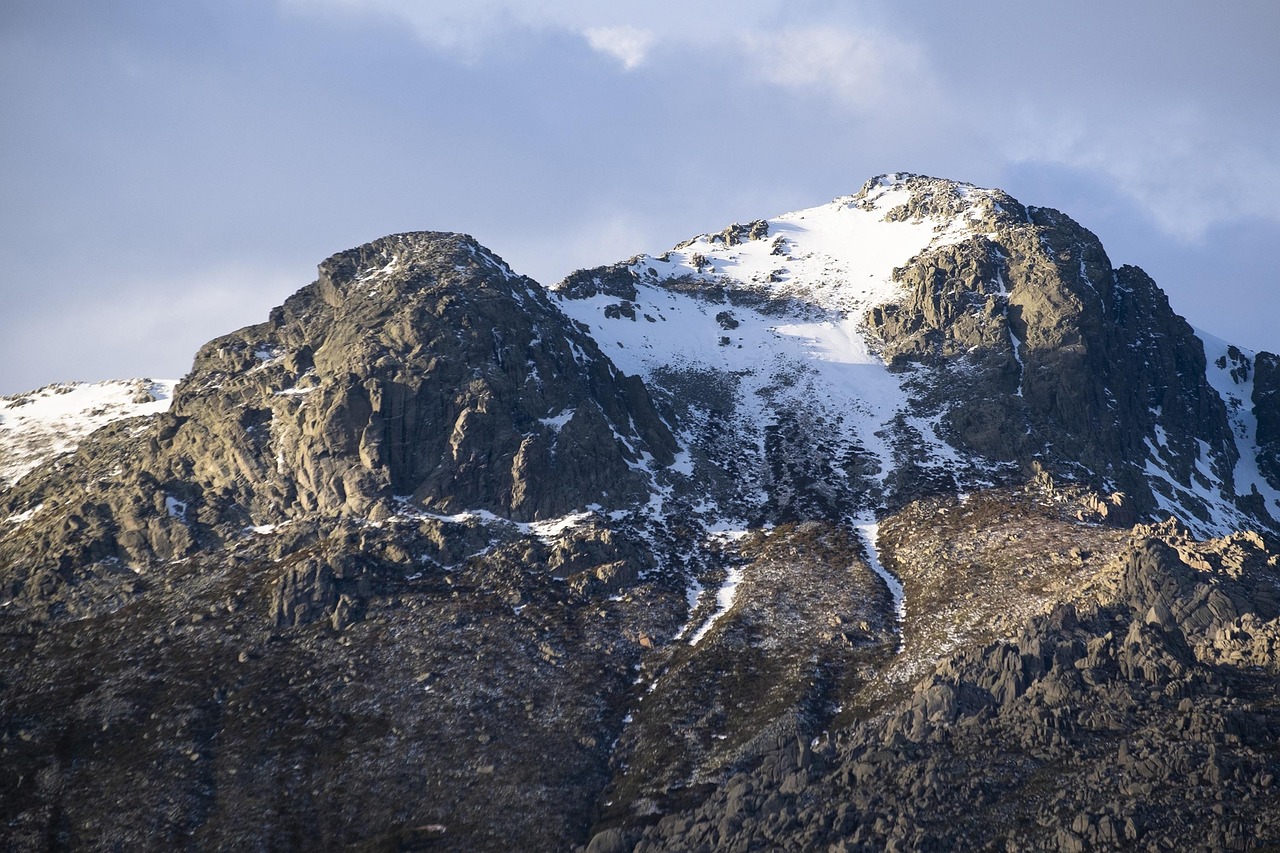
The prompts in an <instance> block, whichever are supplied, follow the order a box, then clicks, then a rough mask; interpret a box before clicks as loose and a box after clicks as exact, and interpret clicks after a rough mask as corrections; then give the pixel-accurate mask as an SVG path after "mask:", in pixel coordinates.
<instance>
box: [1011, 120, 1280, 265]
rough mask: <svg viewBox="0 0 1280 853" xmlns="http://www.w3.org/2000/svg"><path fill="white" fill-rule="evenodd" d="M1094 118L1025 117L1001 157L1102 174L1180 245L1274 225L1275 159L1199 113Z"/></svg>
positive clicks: (1279, 204)
mask: <svg viewBox="0 0 1280 853" xmlns="http://www.w3.org/2000/svg"><path fill="white" fill-rule="evenodd" d="M1098 119H1099V117H1098V116H1097V115H1094V116H1092V117H1091V118H1090V119H1089V120H1086V119H1085V118H1083V117H1072V116H1062V115H1057V116H1046V115H1044V114H1043V113H1040V112H1038V111H1031V112H1028V113H1027V114H1026V115H1025V116H1024V119H1023V121H1022V122H1021V126H1020V128H1019V130H1018V132H1017V133H1015V134H1014V135H1013V136H1012V138H1011V141H1010V142H1009V143H1008V148H1007V152H1006V153H1007V156H1008V157H1009V159H1011V160H1013V161H1017V162H1031V163H1034V162H1045V163H1053V164H1058V165H1064V166H1068V167H1070V168H1074V169H1079V170H1082V171H1085V172H1090V173H1093V174H1095V175H1100V176H1102V177H1104V178H1105V179H1107V180H1110V181H1112V182H1113V183H1114V186H1115V188H1116V189H1117V190H1118V191H1119V192H1120V193H1122V194H1123V195H1126V196H1128V197H1129V198H1131V199H1133V200H1134V201H1136V202H1137V203H1138V204H1139V205H1140V206H1141V207H1142V208H1143V209H1144V210H1146V212H1147V214H1148V215H1149V216H1150V217H1151V219H1152V221H1153V222H1154V223H1155V224H1156V225H1157V226H1158V227H1159V228H1160V229H1161V230H1163V231H1164V232H1165V233H1167V234H1168V235H1170V236H1172V237H1174V238H1177V239H1179V240H1182V241H1184V242H1194V241H1197V240H1200V239H1202V238H1203V237H1204V236H1205V234H1206V232H1207V231H1208V230H1209V229H1210V228H1211V227H1213V226H1215V225H1219V224H1223V223H1226V222H1230V221H1232V220H1237V219H1240V218H1243V217H1258V218H1261V219H1266V220H1270V221H1272V222H1280V158H1277V157H1276V156H1275V155H1274V153H1273V152H1269V151H1268V152H1264V151H1262V150H1260V149H1259V148H1257V147H1255V146H1252V145H1250V144H1248V143H1247V142H1244V141H1241V140H1240V139H1238V138H1233V137H1232V136H1231V135H1230V134H1229V133H1228V132H1226V131H1225V130H1224V129H1223V128H1222V126H1221V124H1220V123H1219V122H1215V121H1214V120H1212V118H1211V117H1209V116H1207V115H1205V114H1204V113H1203V112H1202V111H1201V110H1197V109H1193V108H1190V107H1185V106H1184V107H1177V108H1164V109H1159V108H1152V109H1149V110H1146V111H1145V114H1132V113H1129V114H1126V115H1125V116H1124V120H1114V121H1106V120H1104V121H1099V120H1098Z"/></svg>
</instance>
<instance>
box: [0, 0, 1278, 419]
mask: <svg viewBox="0 0 1280 853" xmlns="http://www.w3.org/2000/svg"><path fill="white" fill-rule="evenodd" d="M1276 45H1280V4H1276V3H1274V0H1233V2H1230V3H1222V4H1212V6H1211V5H1210V4H1206V3H1203V2H1201V0H1194V2H1184V0H1161V2H1146V1H1145V0H1130V2H1125V3H1115V2H1114V0H1105V1H1104V0H1074V2H1070V3H1067V2H1060V0H1045V1H1044V2H1036V3H1028V2H1026V0H991V2H981V0H980V2H978V3H955V2H954V0H914V2H911V3H903V2H900V0H896V1H895V0H866V1H865V2H861V0H842V2H840V3H830V2H810V0H788V2H785V3H784V2H781V0H777V2H775V1H774V0H735V2H732V3H728V2H702V3H690V2H687V0H684V2H678V3H677V2H672V0H647V2H644V3H633V2H625V0H615V2H611V3H607V4H606V3H600V2H598V0H538V2H534V0H524V2H518V0H468V1H467V2H431V0H423V2H413V0H255V2H250V0H185V2H182V3H174V2H172V0H4V2H3V3H0V199H2V200H3V201H2V202H0V394H10V393H16V392H20V391H23V390H28V389H32V388H36V387H39V386H43V385H45V384H48V383H51V382H57V381H69V380H84V381H91V380H99V379H107V378H125V377H136V376H152V377H155V378H162V377H163V378H178V377H180V376H181V375H183V374H184V373H186V371H187V370H188V369H189V368H190V366H191V359H192V356H193V355H194V353H195V351H196V349H197V348H198V347H199V346H200V345H201V344H202V343H203V342H205V341H206V340H209V339H210V338H213V337H215V336H217V335H220V334H223V333H226V332H229V331H231V330H233V329H236V328H239V327H241V326H245V325H249V324H251V323H256V322H260V321H262V320H264V319H265V318H266V316H267V313H268V311H269V310H270V308H271V307H272V306H274V305H277V304H279V303H280V302H281V301H283V300H284V298H285V297H287V296H288V295H289V294H290V293H292V292H293V291H295V290H297V289H298V288H299V287H302V286H304V285H306V284H308V283H309V282H310V281H312V280H313V279H314V277H315V267H316V264H318V263H319V262H320V261H322V260H323V259H324V258H326V257H328V256H329V255H331V254H333V253H335V252H338V251H342V250H344V249H347V248H350V247H352V246H357V245H360V244H362V243H365V242H367V241H369V240H372V239H375V238H377V237H380V236H382V235H384V234H389V233H394V232H399V231H412V230H443V231H463V232H466V233H470V234H472V235H474V236H475V237H476V238H477V239H478V240H479V241H480V242H481V243H483V244H485V245H486V246H488V247H489V248H490V249H492V250H493V251H495V252H496V253H498V254H499V255H501V256H502V257H503V258H505V259H506V260H507V261H508V262H509V263H510V264H511V265H512V266H513V267H514V268H515V269H516V270H517V271H518V272H522V273H525V274H527V275H530V276H532V277H533V278H535V279H537V280H539V281H541V282H543V283H544V284H552V283H554V282H556V281H558V280H560V279H561V278H563V277H564V276H565V275H566V274H568V273H569V272H571V271H572V270H574V269H578V268H581V267H585V266H594V265H598V264H604V263H611V262H614V261H618V260H622V259H625V258H627V257H630V256H632V255H635V254H638V253H640V252H648V253H651V254H658V253H660V252H662V251H664V250H665V249H668V248H670V247H671V246H673V245H674V244H676V243H677V242H679V241H681V240H683V239H685V238H687V237H691V236H694V235H696V234H700V233H705V232H709V231H718V230H720V229H721V228H723V227H724V226H725V225H727V224H729V223H731V222H734V221H749V220H752V219H757V218H767V217H770V216H775V215H778V214H780V213H783V212H786V211H790V210H795V209H799V208H804V207H811V206H814V205H818V204H821V203H823V202H826V201H828V200H830V199H832V198H835V197H837V196H840V195H846V194H849V193H853V192H856V191H857V190H858V188H859V187H860V186H861V185H862V184H863V183H864V182H865V181H866V180H867V179H868V178H870V177H872V176H874V175H877V174H881V173H885V172H899V171H905V172H915V173H918V174H927V175H934V176H939V177H948V178H954V179H957V180H962V181H968V182H971V183H974V184H977V185H979V186H993V187H1000V188H1001V189H1004V190H1006V191H1008V192H1009V193H1011V194H1012V195H1013V196H1015V197H1017V198H1018V199H1019V200H1021V201H1022V202H1024V203H1026V204H1034V205H1038V206H1044V207H1054V208H1057V209H1059V210H1062V211H1065V212H1066V213H1068V214H1069V215H1071V216H1072V217H1073V218H1074V219H1076V220H1077V221H1079V222H1080V223H1081V224H1083V225H1085V226H1086V227H1087V228H1089V229H1090V230H1092V231H1093V232H1094V233H1095V234H1097V235H1098V236H1099V237H1100V238H1101V239H1102V241H1103V243H1104V245H1105V246H1106V248H1107V251H1108V254H1109V256H1110V258H1111V261H1112V264H1113V265H1115V266H1119V265H1120V264H1124V263H1129V264H1136V265H1138V266H1141V267H1142V268H1143V269H1145V270H1146V271H1147V272H1148V273H1150V274H1151V275H1152V277H1153V278H1155V280H1156V281H1157V282H1158V283H1159V284H1160V285H1161V286H1162V287H1164V289H1165V290H1166V291H1167V292H1168V294H1169V296H1170V301H1171V302H1172V304H1173V307H1174V308H1175V310H1177V311H1178V312H1179V313H1181V314H1183V315H1184V316H1186V317H1187V318H1188V319H1190V320H1191V322H1192V324H1193V325H1195V326H1198V327H1201V328H1204V329H1206V330H1207V331H1210V332H1212V333H1214V334H1216V335H1218V336H1220V337H1224V338H1226V339H1228V340H1230V341H1232V342H1235V343H1238V344H1240V345H1242V346H1244V347H1248V348H1251V349H1255V350H1256V349H1266V350H1270V351H1273V352H1276V351H1280V296H1278V293H1277V289H1278V288H1280V263H1278V262H1277V253H1276V252H1277V247H1278V246H1280V142H1277V140H1278V139H1280V50H1277V49H1276Z"/></svg>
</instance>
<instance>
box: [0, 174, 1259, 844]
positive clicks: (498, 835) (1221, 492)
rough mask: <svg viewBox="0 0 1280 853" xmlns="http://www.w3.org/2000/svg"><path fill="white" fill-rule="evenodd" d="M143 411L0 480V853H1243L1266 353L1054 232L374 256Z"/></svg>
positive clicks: (921, 187)
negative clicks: (971, 850)
mask: <svg viewBox="0 0 1280 853" xmlns="http://www.w3.org/2000/svg"><path fill="white" fill-rule="evenodd" d="M130 387H133V386H130ZM154 389H159V392H158V393H153V394H152V396H153V397H155V396H159V397H160V398H161V399H155V400H150V401H146V402H137V401H135V407H132V408H131V407H129V406H119V407H117V408H115V409H112V410H111V411H103V412H97V413H96V414H94V417H96V418H98V419H99V420H100V421H102V422H104V423H106V425H105V426H103V427H102V428H101V429H98V430H97V431H94V432H92V433H90V434H88V435H86V436H84V437H83V438H82V439H79V442H78V446H77V447H76V448H75V449H74V451H70V450H67V448H66V446H62V445H54V444H52V443H48V444H47V446H46V447H45V448H44V449H41V448H40V445H39V442H27V443H26V444H24V445H22V447H23V448H27V449H24V450H23V451H22V452H23V454H24V455H23V456H22V458H21V465H22V468H21V469H19V468H14V469H13V470H15V471H19V473H18V474H17V475H16V477H15V479H14V481H13V482H11V483H9V484H7V485H4V486H0V642H3V643H4V644H5V645H4V647H3V648H4V655H3V656H0V658H2V659H3V660H4V661H5V663H4V665H3V667H2V668H0V759H3V760H0V826H3V827H5V829H4V830H3V832H2V833H0V837H4V838H5V840H6V841H7V842H8V843H9V844H10V846H13V847H16V848H31V847H35V846H43V847H54V848H66V847H75V848H80V847H88V848H95V847H98V846H102V847H112V846H130V847H137V848H140V849H161V848H173V847H176V846H187V847H196V848H241V849H266V848H282V849H314V848H317V847H325V848H343V847H347V848H350V849H355V850H411V849H425V848H426V847H431V848H432V849H448V850H490V849H492V850H507V849H537V850H542V849H547V850H550V849H585V850H587V851H589V852H590V853H603V852H604V851H623V850H636V851H640V850H646V851H656V850H692V849H699V850H708V851H710V850H739V849H765V848H769V849H779V848H800V849H834V850H870V849H884V848H885V847H887V846H891V845H892V846H896V847H898V848H901V849H937V848H954V847H957V846H969V847H990V846H994V845H999V844H1005V845H1006V846H1010V847H1011V848H1012V849H1031V848H1056V849H1085V847H1086V846H1087V845H1095V846H1099V847H1110V846H1122V845H1126V844H1142V845H1148V846H1149V845H1156V846H1163V847H1165V848H1170V847H1177V846H1180V845H1182V846H1185V845H1186V844H1189V843H1191V842H1193V841H1195V842H1197V843H1198V842H1200V841H1203V840H1204V839H1211V843H1212V844H1217V845H1218V846H1221V847H1225V848H1233V847H1241V846H1242V845H1243V848H1242V849H1245V848H1247V846H1248V842H1247V841H1246V839H1254V840H1256V841H1257V842H1258V843H1269V844H1280V801H1277V800H1276V797H1275V794H1274V788H1273V783H1274V780H1275V779H1276V778H1280V758H1278V757H1277V755H1276V753H1275V751H1274V749H1272V748H1271V747H1270V746H1269V744H1273V743H1274V742H1275V740H1276V738H1277V737H1280V712H1277V710H1276V709H1277V708H1280V691H1277V688H1276V684H1277V683H1280V682H1277V681H1276V678H1275V676H1277V675H1280V599H1278V598H1277V595H1276V592H1275V590H1276V588H1277V582H1278V579H1280V541H1278V539H1277V536H1278V535H1280V525H1277V522H1276V519H1277V518H1280V394H1277V393H1276V391H1277V390H1280V370H1278V369H1277V359H1276V357H1275V356H1272V355H1270V354H1267V353H1260V354H1254V353H1250V352H1248V351H1246V350H1242V349H1240V348H1238V347H1233V346H1231V345H1230V344H1227V343H1225V342H1222V341H1219V340H1217V339H1216V338H1212V336H1208V335H1204V334H1203V333H1197V332H1196V331H1195V330H1194V329H1193V328H1192V327H1191V326H1190V325H1188V324H1187V322H1186V321H1185V320H1183V319H1182V318H1181V317H1179V316H1178V315H1177V314H1175V313H1174V312H1173V311H1172V309H1171V308H1170V306H1169V304H1168V300H1167V298H1166V297H1165V296H1164V294H1163V293H1162V292H1161V291H1160V290H1159V288H1158V286H1156V284H1155V283H1154V282H1153V281H1152V280H1151V279H1150V277H1148V276H1146V274H1145V273H1143V272H1142V271H1141V270H1140V269H1138V268H1136V267H1130V266H1120V267H1114V266H1113V265H1112V263H1111V261H1110V259H1109V257H1108V256H1107V254H1106V252H1105V250H1104V248H1103V247H1102V245H1101V243H1100V242H1099V241H1098V239H1097V237H1096V236H1095V235H1093V234H1092V233H1091V232H1089V231H1088V230H1087V229H1085V228H1083V227H1082V226H1080V225H1079V224H1078V223H1076V222H1075V221H1074V220H1072V219H1070V217H1068V216H1066V215H1065V214H1062V213H1060V212H1058V211H1055V210H1052V209H1050V208H1042V207H1028V206H1024V205H1023V204H1022V203H1020V202H1018V201H1017V200H1015V199H1013V198H1012V197H1010V196H1008V195H1007V194H1005V193H1003V192H1001V191H999V190H987V189H982V188H978V187H974V186H972V185H969V184H963V183H959V182H955V181H948V180H945V179H937V178H928V177H923V176H918V175H910V174H906V173H897V174H890V175H884V176H880V177H877V178H873V179H871V180H870V181H868V182H867V183H866V184H864V186H863V187H862V189H861V190H859V191H858V192H857V193H854V194H852V195H847V196H841V197H839V198H837V199H835V200H833V201H832V202H829V203H827V204H824V205H819V206H817V207H814V208H808V209H806V210H802V211H796V212H793V213H789V214H783V215H781V216H777V217H774V218H771V219H761V220H754V221H752V222H749V223H745V224H739V223H735V224H733V225H730V226H728V227H727V228H725V229H723V230H722V231H719V232H714V233H708V234H702V235H698V236H696V237H694V238H692V239H690V240H687V241H684V242H682V243H680V244H679V245H677V246H676V247H674V248H673V249H672V250H671V251H669V252H667V253H664V254H662V255H659V256H657V257H651V256H647V255H639V256H635V257H633V258H631V259H628V260H626V261H623V262H620V263H617V264H613V265H608V266H604V267H599V268H595V269H588V270H580V271H577V272H575V273H573V274H571V275H570V276H568V277H566V278H565V279H564V280H563V281H561V282H559V283H557V284H554V285H552V286H550V287H543V286H541V285H539V284H537V283H536V282H533V281H532V280H531V279H528V278H527V277H524V276H521V275H519V274H517V273H516V272H515V271H513V270H512V269H511V268H510V267H509V266H508V265H507V264H506V263H505V262H504V261H502V259H501V258H500V257H499V256H497V255H496V254H494V253H493V252H491V251H490V250H488V249H486V248H484V247H483V246H481V245H480V244H479V243H478V242H477V241H475V239H474V238H472V237H470V236H468V235H464V234H457V233H452V232H432V231H423V232H406V233H402V234H394V235H389V236H387V237H383V238H380V239H378V240H374V241H371V242H369V243H366V244H363V245H361V246H358V247H355V248H353V249H349V250H347V251H344V252H339V253H337V254H335V255H333V256H331V257H330V258H328V259H326V260H325V261H323V262H322V263H321V264H320V266H319V270H318V276H317V279H316V281H315V282H313V283H312V284H310V285H307V286H306V287H303V288H302V289H301V290H299V291H298V292H297V293H295V294H294V295H292V296H291V297H289V299H287V300H286V301H285V302H284V304H283V305H281V306H279V307H278V308H276V309H274V310H272V311H271V313H270V315H269V317H268V318H267V319H266V321H265V322H263V323H259V324H256V325H253V326H248V327H246V328H243V329H240V330H237V331H234V332H231V333H229V334H227V335H223V336H220V337H218V338H216V339H214V340H212V341H210V342H209V343H207V344H205V345H204V346H203V347H201V348H200V349H199V351H198V352H197V354H196V356H195V360H194V363H193V367H192V370H191V372H190V373H189V374H188V375H187V376H186V377H185V378H184V379H183V380H182V381H181V382H180V383H178V384H177V386H176V388H174V389H173V391H172V404H171V405H169V406H168V408H167V410H166V411H162V412H157V411H151V413H149V414H147V413H146V412H147V411H150V410H146V409H143V410H139V409H137V408H136V406H144V405H145V406H150V407H151V409H163V408H164V405H163V403H164V401H163V397H164V396H166V395H167V394H168V393H169V391H168V386H167V385H164V384H158V385H155V386H154V387H153V390H154ZM81 390H83V391H84V393H85V396H86V398H90V397H92V398H93V399H98V398H99V397H100V396H101V394H100V393H99V391H100V390H101V389H98V390H95V389H81ZM90 392H92V393H90ZM75 393H79V392H75ZM71 396H72V394H71V393H70V392H69V393H68V395H67V397H68V399H69V398H70V397H71ZM23 399H24V400H25V398H23ZM31 399H32V400H36V397H35V396H32V397H31ZM138 399H139V400H141V397H139V398H138ZM21 402H22V400H15V401H14V402H13V405H18V404H19V403H21ZM37 402H38V400H37ZM27 405H35V404H34V403H28V404H27ZM8 412H9V408H0V417H4V416H6V415H7V413H8ZM133 412H138V413H139V414H142V415H143V416H142V417H129V415H130V414H131V413H133ZM63 416H67V413H63ZM108 421H110V422H108ZM31 422H32V423H34V422H35V421H31ZM7 426H8V425H7V424H6V423H0V427H6V430H5V431H0V441H7V440H8V438H7V437H6V436H8V435H9V434H11V433H13V432H14V431H13V430H9V429H7ZM69 432H71V433H74V432H75V431H74V430H70V431H69ZM14 434H16V433H14ZM68 438H69V439H72V440H74V439H75V435H69V436H68ZM9 446H11V445H5V444H0V450H5V451H6V452H7V448H8V447H9ZM30 448H34V449H30ZM41 453H48V454H49V455H48V457H47V458H45V459H44V461H43V462H39V463H38V464H37V461H36V456H38V455H39V454H41ZM22 469H29V470H26V472H25V473H21V470H22ZM0 470H8V469H0ZM31 780H35V782H34V783H33V782H32V781H31ZM1053 780H1059V781H1053ZM1246 795H1247V799H1246Z"/></svg>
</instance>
